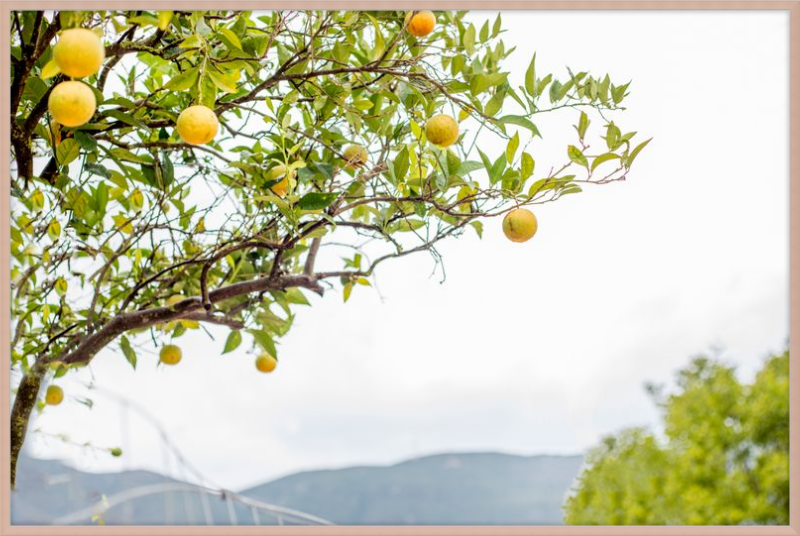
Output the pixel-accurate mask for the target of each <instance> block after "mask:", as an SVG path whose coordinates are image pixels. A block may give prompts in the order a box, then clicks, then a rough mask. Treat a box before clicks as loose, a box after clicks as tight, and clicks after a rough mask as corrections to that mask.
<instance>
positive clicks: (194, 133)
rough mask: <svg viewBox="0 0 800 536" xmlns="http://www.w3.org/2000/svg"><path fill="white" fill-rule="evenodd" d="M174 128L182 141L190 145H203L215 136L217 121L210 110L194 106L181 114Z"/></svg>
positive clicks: (205, 107)
mask: <svg viewBox="0 0 800 536" xmlns="http://www.w3.org/2000/svg"><path fill="white" fill-rule="evenodd" d="M175 126H176V127H177V129H178V135H179V136H180V137H181V139H182V140H183V141H185V142H186V143H191V144H192V145H203V144H206V143H208V142H210V141H211V140H213V139H214V136H216V135H217V130H218V129H219V120H218V119H217V114H215V113H214V111H213V110H212V109H211V108H209V107H208V106H203V105H202V104H196V105H194V106H189V107H188V108H186V109H185V110H184V111H182V112H181V115H179V116H178V121H177V123H176V124H175Z"/></svg>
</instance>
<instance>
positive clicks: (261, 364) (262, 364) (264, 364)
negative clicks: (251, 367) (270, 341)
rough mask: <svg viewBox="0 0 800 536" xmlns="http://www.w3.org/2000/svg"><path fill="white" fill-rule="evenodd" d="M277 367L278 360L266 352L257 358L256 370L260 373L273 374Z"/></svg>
mask: <svg viewBox="0 0 800 536" xmlns="http://www.w3.org/2000/svg"><path fill="white" fill-rule="evenodd" d="M277 366H278V360H277V359H275V358H274V357H272V356H271V355H269V354H268V353H266V352H265V353H263V354H261V355H260V356H258V357H257V358H256V368H257V369H258V370H259V371H260V372H264V373H267V372H272V371H273V370H275V367H277Z"/></svg>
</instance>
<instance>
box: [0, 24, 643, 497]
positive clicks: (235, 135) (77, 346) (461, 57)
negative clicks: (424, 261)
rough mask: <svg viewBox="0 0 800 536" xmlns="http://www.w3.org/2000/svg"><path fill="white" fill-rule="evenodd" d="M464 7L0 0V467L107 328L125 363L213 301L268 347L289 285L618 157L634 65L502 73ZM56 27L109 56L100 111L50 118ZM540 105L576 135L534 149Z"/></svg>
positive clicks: (567, 184) (319, 277) (345, 276)
mask: <svg viewBox="0 0 800 536" xmlns="http://www.w3.org/2000/svg"><path fill="white" fill-rule="evenodd" d="M465 15H466V12H438V13H436V14H435V21H436V24H435V27H434V28H433V31H432V32H431V33H430V34H429V35H426V36H424V37H415V36H413V35H411V34H410V33H409V31H408V29H407V24H408V23H407V20H406V13H405V12H396V11H360V12H359V11H275V12H268V13H258V12H249V11H245V12H240V11H205V12H203V11H180V12H177V11H176V12H171V11H161V12H143V11H93V12H88V11H71V12H69V11H62V12H57V13H44V12H41V11H38V12H37V11H19V12H13V13H12V15H11V23H12V48H11V62H10V63H11V74H12V87H11V131H12V132H11V134H12V136H11V137H12V149H13V154H12V156H13V167H14V168H15V169H16V176H15V177H12V185H11V191H12V196H13V207H12V210H13V214H12V219H11V224H12V227H11V248H12V250H11V253H12V267H11V276H12V282H13V283H12V284H13V297H12V304H11V307H12V317H13V319H14V326H13V338H12V341H11V348H12V364H13V367H15V368H17V369H18V370H19V371H21V372H22V374H23V376H22V380H21V382H20V384H19V387H18V389H17V394H16V398H15V401H14V406H13V409H12V434H11V436H12V459H11V478H12V482H13V481H14V474H15V473H14V472H15V464H16V457H17V454H18V452H19V449H20V447H21V446H22V443H23V441H24V439H25V434H26V429H27V425H28V422H29V418H30V414H31V411H32V409H33V408H34V406H36V402H37V399H38V397H39V391H40V385H41V383H42V382H43V381H45V382H52V381H53V380H56V379H57V378H58V377H60V376H62V375H64V374H66V373H68V372H69V371H70V370H72V369H74V368H75V367H81V366H85V365H87V364H88V363H90V362H91V360H92V359H93V358H94V357H95V355H96V354H97V353H98V352H99V351H100V350H101V349H103V348H105V347H107V346H108V345H111V344H112V343H113V344H116V345H119V349H120V350H121V353H122V354H123V355H124V356H125V357H126V358H127V360H128V361H129V362H130V364H131V366H133V367H136V365H137V349H139V348H141V347H142V345H145V344H147V342H148V341H153V343H154V344H156V345H159V344H161V343H160V342H159V341H160V340H161V339H165V338H166V339H177V338H179V337H180V336H181V335H182V334H184V333H185V332H186V331H187V330H190V329H197V328H198V327H202V323H213V324H221V325H224V326H228V327H229V328H230V329H231V330H232V331H231V333H230V336H229V337H228V339H227V341H226V343H225V344H224V347H223V348H220V351H224V352H229V351H232V350H234V349H235V348H236V347H238V346H239V345H240V344H242V342H244V341H248V342H252V343H253V344H254V345H257V346H258V347H260V348H261V350H260V351H263V352H267V353H269V354H271V355H272V356H276V357H277V349H276V341H277V339H279V338H280V337H281V336H283V335H284V334H285V333H286V332H287V330H288V329H289V328H290V326H291V323H292V319H293V317H294V314H295V312H294V310H295V307H296V306H297V305H302V304H307V303H308V302H307V300H306V297H305V296H304V294H303V292H304V291H311V292H314V293H317V294H320V295H321V294H322V293H323V291H324V290H325V289H326V288H330V287H335V286H339V285H340V286H341V287H342V288H343V296H344V299H345V300H347V298H348V297H349V296H350V293H351V292H352V290H353V288H354V287H355V286H357V285H365V286H368V285H370V278H371V276H372V274H373V272H374V270H375V269H376V267H377V266H378V265H380V264H381V263H382V262H384V261H386V260H388V259H391V258H396V257H399V256H402V255H407V254H410V253H414V252H429V253H431V254H433V255H436V250H435V246H436V244H437V242H438V241H440V240H442V239H444V238H447V237H451V236H457V235H459V234H462V233H463V232H465V231H466V230H471V231H473V232H477V233H478V234H479V235H480V234H481V233H482V231H483V223H482V220H483V219H486V218H493V217H497V216H502V215H504V214H506V213H508V212H509V211H510V210H512V209H515V208H517V207H522V206H530V205H536V204H541V203H546V202H551V201H554V200H557V199H560V198H561V197H562V196H565V195H568V194H573V193H577V192H580V191H581V188H582V187H583V186H585V185H586V184H606V183H609V182H613V181H620V180H624V179H625V178H626V176H627V174H628V171H629V169H630V167H631V164H632V163H633V161H634V159H635V158H636V156H637V155H638V154H639V152H640V151H641V150H642V149H643V148H644V146H645V145H646V143H647V141H645V142H643V143H634V142H633V138H634V136H635V133H634V132H623V131H622V130H620V128H619V126H618V125H617V124H616V123H615V122H614V121H613V120H611V116H612V115H614V114H615V113H616V112H617V111H619V110H623V109H624V108H622V107H621V104H622V103H623V101H624V99H625V97H626V96H627V94H628V87H629V84H630V83H629V82H628V83H623V84H616V83H613V82H612V81H611V79H610V77H609V76H608V75H602V76H596V75H592V74H590V73H589V72H585V71H580V72H573V71H571V70H568V69H567V72H566V73H565V75H564V76H562V77H560V78H557V77H555V76H553V75H552V74H545V73H541V72H539V71H537V69H536V65H535V61H534V60H535V57H534V58H533V59H531V61H530V66H529V68H528V69H527V72H526V73H525V77H524V80H523V83H522V84H521V85H516V86H514V85H512V84H511V83H510V81H509V74H510V73H509V72H508V71H507V70H504V69H503V65H504V63H505V60H506V59H507V58H508V56H509V54H510V53H511V52H512V51H513V49H514V47H513V46H508V45H506V44H505V43H504V42H503V41H502V39H501V37H502V34H503V29H502V20H501V17H500V16H499V15H498V16H497V18H496V19H494V20H487V21H486V22H484V23H483V24H482V25H479V26H476V25H475V24H473V23H469V22H468V21H467V20H466V19H465ZM418 26H419V28H415V30H414V33H415V34H419V33H425V31H427V30H426V29H425V25H418ZM74 28H84V29H90V30H92V31H94V32H96V33H97V34H98V35H102V45H98V46H101V47H102V46H104V48H105V59H104V60H103V61H102V64H101V65H100V67H99V69H98V71H97V72H96V73H95V74H90V75H88V76H85V77H84V78H82V80H81V83H86V84H88V86H89V87H90V88H91V91H92V92H93V94H94V97H95V100H96V102H97V110H96V112H95V113H94V115H93V116H91V117H90V119H88V121H87V122H86V123H85V124H82V125H79V126H73V127H66V126H64V125H63V124H62V125H59V124H58V122H57V121H55V120H54V117H51V115H50V114H51V113H53V114H56V115H58V112H57V108H54V109H53V111H52V112H49V111H48V102H49V100H50V96H51V95H52V94H53V91H54V88H57V87H59V85H60V84H62V83H66V81H67V79H68V77H67V76H66V75H65V74H63V73H61V72H60V70H61V69H62V68H63V67H64V65H62V64H61V63H59V61H57V60H56V59H54V54H53V49H54V46H55V45H56V43H57V42H58V41H59V40H60V39H62V38H63V36H64V32H65V31H66V30H68V29H74ZM73 35H74V33H73ZM84 35H85V34H84ZM89 37H91V36H89ZM64 70H65V71H69V69H66V68H65V69H64ZM71 87H72V88H78V89H80V90H81V91H83V93H84V94H85V93H86V92H85V88H83V86H80V85H76V84H72V85H71ZM76 91H77V90H76ZM89 99H91V97H89ZM193 105H202V106H205V107H206V108H208V109H209V110H213V114H214V115H215V116H216V117H217V118H218V121H219V125H220V127H219V131H218V132H217V134H216V136H215V137H214V138H213V139H212V141H210V142H209V143H206V144H192V143H188V142H187V139H189V141H193V143H202V142H197V141H196V140H197V139H198V138H187V137H186V136H183V138H182V137H181V136H179V135H178V133H177V132H176V128H175V125H176V121H177V119H178V117H179V114H180V113H181V112H182V111H184V110H186V109H187V108H188V107H190V106H193ZM65 109H66V112H68V113H69V114H71V115H81V114H80V113H78V112H80V111H81V110H78V109H76V108H70V107H69V106H66V107H65ZM557 110H558V111H561V112H566V113H567V114H572V118H571V119H570V121H572V120H574V121H575V134H574V138H573V139H572V140H571V141H565V143H564V145H565V146H564V149H563V153H562V154H561V155H560V156H558V157H557V158H553V159H552V160H554V161H555V164H554V163H553V162H550V161H549V160H548V159H547V158H545V161H546V162H547V167H548V168H549V171H540V169H542V168H544V167H545V166H539V168H537V167H536V162H535V160H534V157H533V155H532V152H531V150H530V147H531V144H532V142H533V140H534V139H535V138H536V137H541V136H542V133H541V132H540V130H539V129H538V128H537V125H536V123H535V120H536V116H537V115H538V114H542V113H546V112H553V111H557ZM89 111H90V112H91V109H89ZM439 114H445V115H449V116H450V117H452V118H454V119H455V120H456V121H457V122H458V125H459V127H458V129H459V136H458V140H457V141H456V143H454V144H453V145H450V146H449V147H438V146H435V145H433V144H432V143H430V142H429V141H428V140H427V137H426V123H427V121H428V119H429V118H431V117H433V116H435V115H439ZM61 117H63V116H61ZM212 119H213V118H212ZM78 122H79V121H78ZM62 123H65V124H66V123H72V120H64V119H62ZM446 123H447V121H445V122H444V123H442V124H446ZM451 123H452V122H451ZM591 123H594V124H595V126H599V128H590V126H591V125H590V124H591ZM448 134H452V133H451V132H450V133H448V132H438V133H436V136H435V138H436V139H447V138H448V137H449V136H448ZM489 139H497V140H501V142H502V143H503V147H504V149H503V150H502V151H500V152H499V154H486V153H487V152H491V151H487V150H482V147H483V148H484V149H485V148H486V145H485V144H484V142H485V141H486V140H489ZM590 143H591V148H590ZM361 148H363V149H364V150H365V154H363V153H362V151H361ZM364 156H365V157H364ZM551 165H552V167H550V166H551ZM498 228H499V222H498ZM366 242H369V245H368V246H365V245H364V244H365V243H366ZM381 248H383V249H381ZM322 252H325V253H326V255H322V254H321V253H322ZM328 252H330V253H328ZM318 256H319V257H320V261H319V262H318V259H317V258H318ZM342 256H344V261H343V265H339V264H338V263H340V262H341V260H340V259H341V258H342ZM322 257H325V258H326V260H325V261H323V260H322ZM436 258H438V257H436ZM321 262H325V263H326V265H327V266H328V269H326V270H319V269H318V268H317V267H318V266H319V265H320V263H321ZM333 263H336V265H335V266H333V267H331V266H332V264H333ZM173 355H174V354H173ZM40 404H41V403H40ZM40 407H41V406H40Z"/></svg>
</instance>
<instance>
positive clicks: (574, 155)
mask: <svg viewBox="0 0 800 536" xmlns="http://www.w3.org/2000/svg"><path fill="white" fill-rule="evenodd" d="M567 155H568V156H569V159H570V160H572V161H573V162H575V163H576V164H579V165H581V166H583V167H589V162H588V161H587V160H586V157H585V156H584V155H583V152H582V151H581V150H580V149H578V148H577V147H575V146H574V145H570V146H569V147H567Z"/></svg>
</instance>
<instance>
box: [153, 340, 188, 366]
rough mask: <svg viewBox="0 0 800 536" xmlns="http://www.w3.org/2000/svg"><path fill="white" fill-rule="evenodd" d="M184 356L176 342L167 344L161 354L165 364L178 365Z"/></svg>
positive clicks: (160, 356)
mask: <svg viewBox="0 0 800 536" xmlns="http://www.w3.org/2000/svg"><path fill="white" fill-rule="evenodd" d="M182 357H183V352H181V349H180V347H178V346H176V345H174V344H167V345H165V346H164V347H163V348H161V354H160V355H159V358H160V359H161V362H162V363H164V364H165V365H177V364H178V363H180V361H181V358H182Z"/></svg>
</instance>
